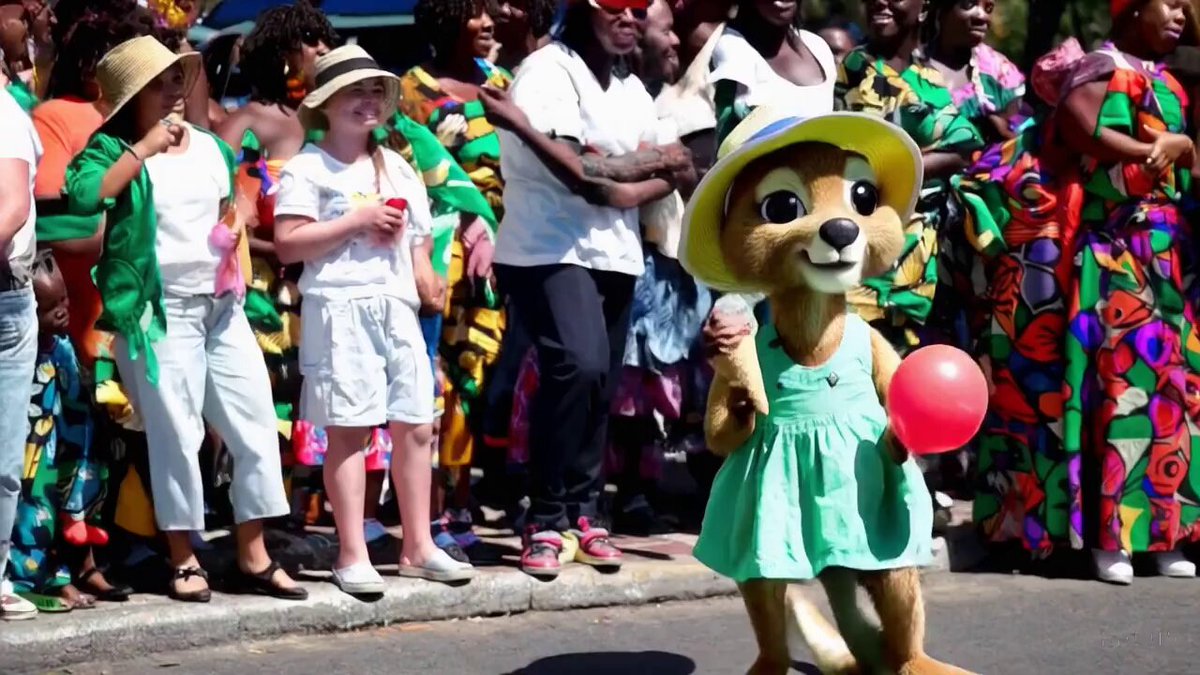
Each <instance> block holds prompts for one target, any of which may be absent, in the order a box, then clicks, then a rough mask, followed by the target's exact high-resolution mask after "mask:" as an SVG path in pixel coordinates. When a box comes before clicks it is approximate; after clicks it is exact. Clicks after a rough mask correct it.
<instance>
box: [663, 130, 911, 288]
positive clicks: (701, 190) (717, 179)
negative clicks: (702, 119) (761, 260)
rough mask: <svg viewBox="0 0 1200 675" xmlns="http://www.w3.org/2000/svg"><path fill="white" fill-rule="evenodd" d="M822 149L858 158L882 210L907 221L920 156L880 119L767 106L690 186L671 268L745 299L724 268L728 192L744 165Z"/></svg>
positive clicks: (903, 136)
mask: <svg viewBox="0 0 1200 675" xmlns="http://www.w3.org/2000/svg"><path fill="white" fill-rule="evenodd" d="M809 142H816V143H828V144H829V145H833V146H836V147H839V148H842V149H844V150H846V151H848V152H853V153H855V154H858V155H861V156H862V157H863V158H865V159H866V160H867V163H868V164H870V165H871V168H872V169H873V170H874V171H875V175H876V177H877V178H878V179H879V185H878V188H879V193H880V201H881V203H882V204H885V205H887V206H890V207H892V208H893V209H895V210H896V213H898V214H900V218H901V219H903V220H904V222H906V223H907V222H908V220H909V219H910V218H911V217H912V212H913V209H914V208H915V207H916V204H917V197H918V196H919V194H920V189H921V183H922V181H923V176H924V169H923V165H922V163H921V150H920V149H919V148H918V147H917V144H916V143H914V142H913V140H912V139H911V138H909V137H908V134H906V133H904V131H903V130H902V129H900V128H899V127H896V126H894V125H892V124H890V123H888V122H887V121H886V120H884V119H883V118H881V117H877V116H875V115H869V114H865V113H856V112H836V113H828V114H825V115H818V116H816V117H808V118H801V117H795V116H792V115H790V114H789V113H787V112H785V111H781V110H779V109H777V108H772V107H769V106H764V107H759V108H755V109H754V111H753V112H751V113H750V114H749V115H747V116H746V119H744V120H742V122H741V123H740V124H738V126H737V127H735V128H734V129H733V131H731V132H730V133H729V136H727V137H726V138H725V141H724V142H723V143H721V147H720V148H719V149H718V150H717V163H716V164H715V165H714V166H713V167H712V169H710V170H709V171H708V173H707V174H706V175H705V176H704V180H702V181H700V184H699V185H698V186H696V191H695V192H694V193H693V194H692V198H691V200H689V201H688V205H687V209H686V210H685V211H684V214H683V237H682V242H683V244H682V246H681V248H680V251H679V261H680V262H681V263H682V264H683V267H684V269H686V270H687V271H688V272H689V273H690V274H691V275H692V276H694V277H696V278H697V279H699V280H700V281H701V282H702V283H704V284H705V285H707V286H710V287H712V288H714V289H716V290H719V291H724V292H727V293H746V292H753V291H755V290H758V289H755V288H751V287H749V286H747V285H745V284H743V283H740V282H739V281H738V280H737V279H736V278H735V277H734V276H733V273H732V272H730V271H729V268H728V267H727V266H726V264H725V255H724V253H723V252H722V251H721V224H722V223H723V222H724V220H725V215H726V214H725V208H726V204H727V203H728V197H729V191H730V189H731V188H732V187H733V182H734V180H735V179H736V178H737V176H738V174H739V173H741V172H742V170H743V169H745V168H746V166H748V165H749V164H750V163H751V162H753V161H754V160H756V159H758V158H759V157H763V156H766V155H769V154H771V153H772V152H775V151H776V150H779V149H782V148H786V147H788V146H791V145H796V144H799V143H809Z"/></svg>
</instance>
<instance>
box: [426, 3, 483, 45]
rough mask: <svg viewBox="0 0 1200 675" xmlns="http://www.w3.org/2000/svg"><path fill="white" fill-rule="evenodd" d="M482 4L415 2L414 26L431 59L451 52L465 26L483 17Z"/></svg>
mask: <svg viewBox="0 0 1200 675" xmlns="http://www.w3.org/2000/svg"><path fill="white" fill-rule="evenodd" d="M484 9H485V5H484V1H483V0H417V5H416V7H413V23H414V24H415V25H416V27H417V31H418V32H420V33H421V34H422V35H424V36H425V39H426V40H428V41H429V46H430V47H431V48H432V49H433V56H434V58H438V59H440V58H445V57H446V56H448V55H450V54H452V53H453V52H454V48H455V46H456V45H457V43H458V39H459V35H460V34H461V33H462V31H463V29H464V28H465V27H466V25H467V22H468V21H470V20H471V19H474V18H475V17H477V16H479V15H480V14H482V13H483V11H484Z"/></svg>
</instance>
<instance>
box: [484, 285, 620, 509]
mask: <svg viewBox="0 0 1200 675" xmlns="http://www.w3.org/2000/svg"><path fill="white" fill-rule="evenodd" d="M496 276H497V277H498V279H499V281H500V283H501V284H502V286H503V288H504V291H505V292H506V293H507V294H508V297H509V300H510V301H511V302H512V303H513V304H514V305H515V306H516V310H517V312H516V313H517V320H518V321H520V322H521V325H522V327H523V328H524V330H525V332H526V334H527V335H528V336H529V338H530V340H531V342H532V343H533V346H534V348H535V349H536V350H537V358H538V370H539V375H540V380H539V383H538V390H537V394H536V395H535V397H534V400H533V403H532V411H531V418H530V420H529V444H530V448H529V452H530V467H529V469H530V495H529V496H530V501H531V505H530V510H529V515H528V521H527V522H528V524H529V525H532V526H534V527H537V528H539V529H552V530H560V531H561V530H565V529H567V528H569V527H573V526H574V525H575V522H576V521H577V520H578V519H579V518H580V517H586V518H594V517H595V516H596V515H597V511H598V507H599V501H600V493H601V492H602V491H603V489H604V476H603V468H604V443H605V434H606V432H607V427H608V413H609V404H610V401H611V400H612V394H613V390H614V388H615V387H616V383H617V375H618V373H619V372H620V368H621V361H622V357H623V356H624V353H625V338H626V335H627V334H628V332H629V309H630V305H631V303H632V300H633V285H634V282H635V281H636V277H633V276H630V275H627V274H619V273H616V272H598V271H595V270H590V269H587V268H584V267H579V266H576V265H544V266H538V267H512V266H508V265H497V266H496Z"/></svg>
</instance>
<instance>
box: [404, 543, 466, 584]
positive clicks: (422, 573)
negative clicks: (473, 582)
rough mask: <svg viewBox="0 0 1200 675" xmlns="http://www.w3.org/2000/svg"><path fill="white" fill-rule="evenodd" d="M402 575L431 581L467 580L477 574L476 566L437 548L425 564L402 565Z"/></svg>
mask: <svg viewBox="0 0 1200 675" xmlns="http://www.w3.org/2000/svg"><path fill="white" fill-rule="evenodd" d="M399 572H400V576H402V577H413V578H414V579H427V580H429V581H442V582H451V581H467V580H469V579H471V578H473V577H474V576H475V568H474V567H472V566H471V565H469V564H467V563H461V562H459V561H457V560H455V559H454V558H451V557H450V555H449V554H448V553H446V552H445V551H443V550H442V549H440V548H439V549H437V551H436V552H435V553H434V554H433V556H432V557H430V558H429V560H427V561H425V564H424V565H421V566H416V565H400V567H399Z"/></svg>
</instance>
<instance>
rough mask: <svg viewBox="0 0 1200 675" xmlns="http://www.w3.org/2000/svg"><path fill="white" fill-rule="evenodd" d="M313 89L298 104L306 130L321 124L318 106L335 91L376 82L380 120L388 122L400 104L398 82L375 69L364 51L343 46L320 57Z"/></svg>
mask: <svg viewBox="0 0 1200 675" xmlns="http://www.w3.org/2000/svg"><path fill="white" fill-rule="evenodd" d="M316 71H317V73H316V89H313V90H312V91H311V92H309V94H308V96H305V97H304V102H303V103H301V104H300V123H301V124H303V125H304V127H305V128H306V129H313V128H317V127H319V126H320V125H321V124H322V123H323V120H324V115H323V114H322V113H321V106H323V105H325V103H326V102H327V101H328V100H329V99H330V98H331V97H332V96H333V95H334V94H336V93H338V91H340V90H342V89H344V88H346V87H348V86H350V85H352V84H354V83H355V82H362V81H363V80H371V79H375V78H379V79H381V80H383V86H384V98H385V99H386V100H385V101H384V109H383V112H382V113H381V114H380V116H379V117H380V119H381V120H388V119H391V117H392V114H393V113H395V112H396V107H397V106H398V105H399V104H400V78H398V77H396V76H395V75H394V74H392V73H389V72H388V71H386V70H384V69H382V68H380V67H379V64H378V63H376V62H375V59H374V58H372V57H371V55H370V54H368V53H367V50H365V49H363V48H362V47H359V46H358V45H346V46H344V47H338V48H337V49H335V50H333V51H331V52H329V53H328V54H325V55H324V56H321V57H319V58H318V59H317V63H316Z"/></svg>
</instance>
